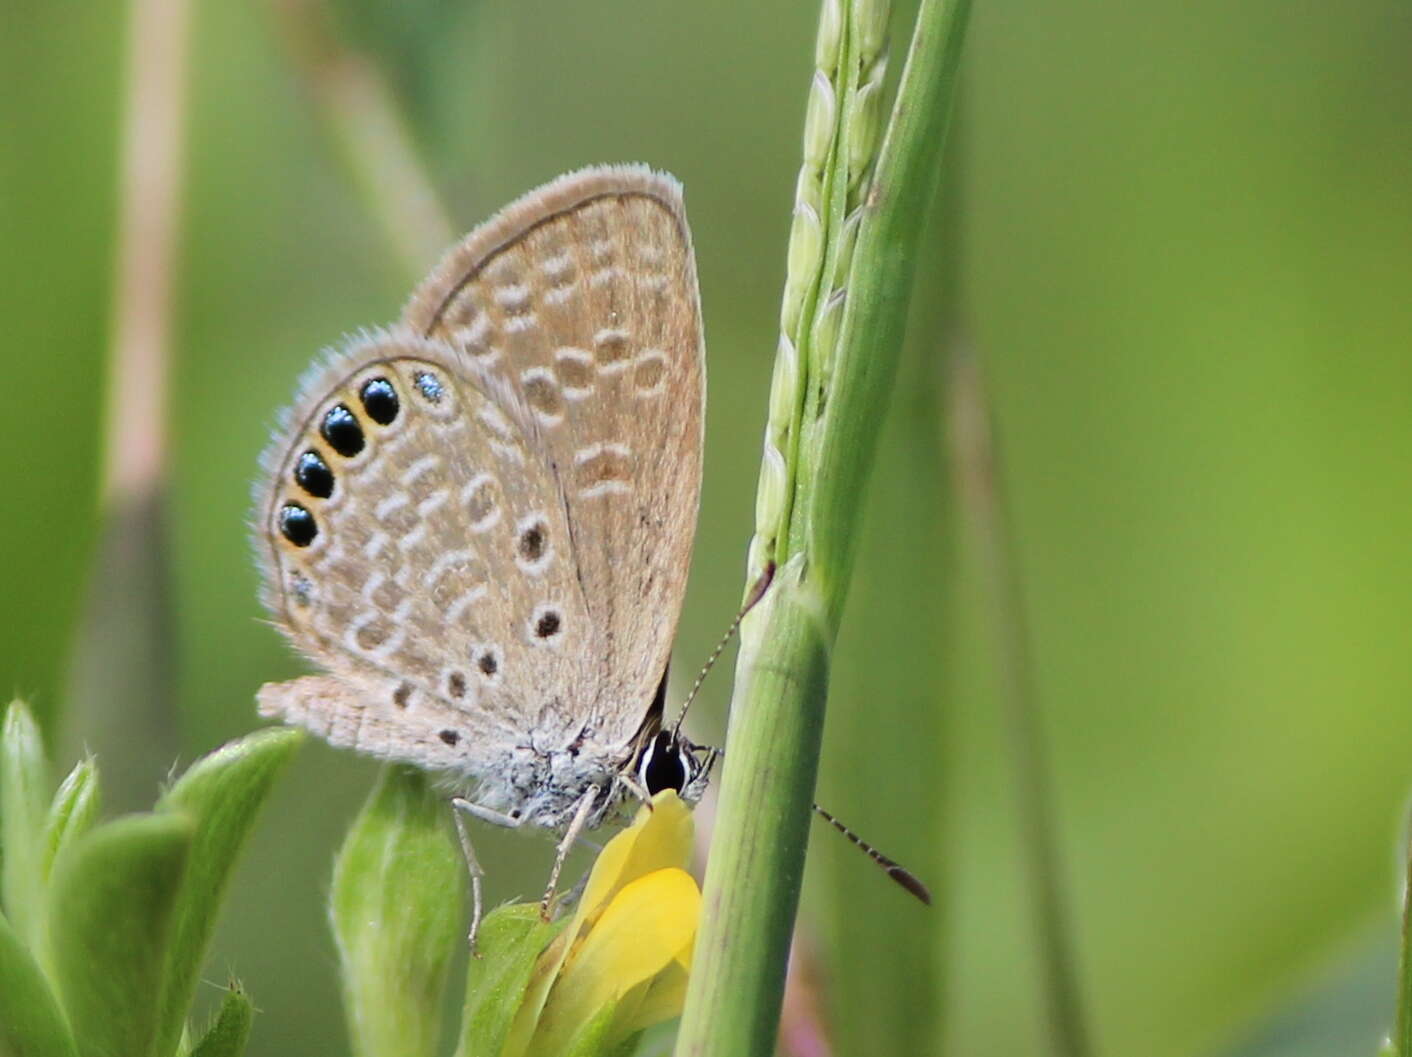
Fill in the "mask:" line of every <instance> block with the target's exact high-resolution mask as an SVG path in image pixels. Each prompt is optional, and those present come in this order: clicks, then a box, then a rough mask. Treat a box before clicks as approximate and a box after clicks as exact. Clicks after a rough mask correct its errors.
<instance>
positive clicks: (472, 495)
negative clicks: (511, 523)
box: [461, 473, 500, 532]
mask: <svg viewBox="0 0 1412 1057" xmlns="http://www.w3.org/2000/svg"><path fill="white" fill-rule="evenodd" d="M495 493H496V486H495V478H494V477H492V476H490V474H488V473H479V474H476V476H475V477H473V478H471V481H470V483H469V484H467V485H466V486H465V487H464V488H462V489H461V502H462V503H463V504H465V507H466V515H467V516H468V517H469V518H470V528H471V531H472V532H485V531H487V530H488V529H491V528H494V527H495V524H496V523H497V522H498V521H499V520H500V500H499V498H498V497H497V496H496V494H495Z"/></svg>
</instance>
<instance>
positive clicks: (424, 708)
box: [254, 332, 603, 776]
mask: <svg viewBox="0 0 1412 1057" xmlns="http://www.w3.org/2000/svg"><path fill="white" fill-rule="evenodd" d="M507 409H508V410H507ZM527 420H528V412H527V411H526V410H525V409H524V408H521V407H519V406H518V397H516V396H515V394H514V393H513V392H510V391H508V390H505V389H504V388H503V386H501V384H500V383H499V382H497V381H496V380H495V379H493V378H488V377H484V376H481V375H479V374H478V373H477V367H476V365H475V364H473V363H470V364H468V363H466V362H464V360H463V359H462V357H461V356H460V354H459V353H457V352H456V351H455V350H453V349H450V348H448V347H447V346H445V345H443V344H441V343H438V342H434V341H427V340H424V339H418V338H416V337H414V336H412V335H409V334H406V333H405V332H391V333H379V334H373V335H370V336H366V337H364V338H361V339H359V340H357V341H355V342H354V343H353V344H352V346H351V347H350V348H348V349H347V350H346V351H344V352H342V353H339V354H337V355H335V356H333V357H331V358H330V359H329V360H328V361H327V362H326V363H324V364H323V365H321V366H318V367H316V368H315V369H314V371H313V372H312V374H311V376H310V377H309V378H308V379H307V380H306V382H305V385H304V386H303V391H302V395H301V396H300V397H299V399H298V400H297V402H296V404H295V406H294V408H293V409H292V410H291V412H290V414H289V416H288V422H287V424H286V428H285V430H284V431H283V434H282V435H281V436H280V437H278V438H277V439H276V440H275V442H274V443H273V445H272V446H271V448H270V449H269V451H268V452H267V455H266V470H267V473H266V479H265V483H264V484H263V486H262V487H261V490H260V493H259V494H258V496H257V507H256V521H255V526H254V529H255V536H256V545H257V549H258V550H259V552H260V554H261V558H262V565H263V569H264V572H265V601H266V603H267V605H268V607H269V608H270V610H271V612H272V613H273V614H274V615H275V617H276V619H277V620H278V622H279V624H280V626H281V627H282V628H283V630H284V631H285V632H286V634H287V635H288V636H289V637H290V639H291V640H292V641H293V642H294V643H295V645H296V646H298V647H299V648H300V649H301V650H302V651H304V652H305V653H306V654H308V655H310V656H311V657H312V658H313V659H314V660H316V661H318V662H320V663H321V664H322V665H323V666H324V667H325V668H327V669H328V670H329V671H330V672H332V673H334V676H333V677H332V678H330V677H311V678H306V679H302V680H296V681H295V682H293V683H284V684H272V685H269V686H266V687H265V688H263V689H262V691H261V693H260V707H261V711H262V712H263V713H264V714H267V715H274V716H279V717H280V718H284V719H286V720H289V721H291V722H295V723H298V724H300V725H302V726H305V727H308V728H309V729H311V730H313V731H314V732H315V733H317V734H320V735H321V736H323V737H325V738H327V739H328V740H330V741H331V742H333V743H334V744H336V745H344V746H349V747H352V748H357V749H361V750H363V751H365V752H369V753H372V754H374V755H378V756H383V757H388V758H393V759H403V760H409V761H411V762H415V763H418V764H420V765H422V766H431V767H440V768H448V769H454V770H461V771H465V772H469V773H472V774H478V775H482V776H484V775H486V774H488V773H490V772H491V771H492V770H494V771H496V772H497V773H501V774H503V773H504V770H505V768H506V767H507V766H508V765H509V764H508V762H507V759H506V753H509V754H511V755H513V753H514V749H515V747H516V746H529V747H532V748H536V749H540V750H549V749H554V748H560V747H562V746H564V745H566V744H568V743H569V742H571V741H572V739H573V738H574V737H575V736H577V734H578V731H579V730H580V729H581V727H582V717H581V716H578V715H576V714H575V708H574V702H573V700H572V696H573V694H574V693H575V692H577V691H578V689H579V685H580V683H581V682H582V679H583V672H582V667H583V665H582V658H585V657H593V656H595V655H596V653H597V652H598V651H599V650H601V649H602V648H603V644H602V642H601V635H600V633H599V629H597V628H596V627H595V626H594V624H593V621H592V620H591V619H590V616H589V611H588V607H587V604H586V601H585V593H584V590H583V585H582V584H581V583H580V582H579V580H578V578H577V576H576V570H575V567H574V563H573V561H572V554H571V547H572V543H571V540H570V530H569V524H568V520H567V515H566V511H565V509H564V506H563V504H562V503H561V501H560V495H559V486H558V482H557V481H556V480H555V478H554V476H553V473H552V472H551V469H550V467H549V465H548V464H547V463H546V462H545V460H544V459H543V457H542V454H541V453H540V452H539V451H538V446H539V441H538V439H537V438H536V437H535V436H534V435H532V434H531V433H526V432H525V429H524V428H522V427H521V425H520V422H522V421H527ZM593 689H594V688H592V687H590V688H589V690H590V692H592V691H593ZM525 751H526V752H528V751H529V748H528V747H527V748H526V749H525ZM497 753H498V755H497Z"/></svg>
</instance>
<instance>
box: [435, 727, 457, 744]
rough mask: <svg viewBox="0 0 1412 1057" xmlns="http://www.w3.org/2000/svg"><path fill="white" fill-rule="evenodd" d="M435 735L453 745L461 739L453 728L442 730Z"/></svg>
mask: <svg viewBox="0 0 1412 1057" xmlns="http://www.w3.org/2000/svg"><path fill="white" fill-rule="evenodd" d="M437 737H438V738H440V739H441V740H442V741H444V742H446V744H447V745H455V744H456V743H457V742H458V741H460V740H461V735H460V734H458V733H457V732H456V731H454V730H443V731H442V732H441V733H440V734H438V735H437Z"/></svg>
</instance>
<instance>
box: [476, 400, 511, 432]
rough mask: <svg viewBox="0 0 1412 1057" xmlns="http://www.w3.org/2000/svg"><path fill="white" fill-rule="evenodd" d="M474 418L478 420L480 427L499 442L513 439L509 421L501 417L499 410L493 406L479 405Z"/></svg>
mask: <svg viewBox="0 0 1412 1057" xmlns="http://www.w3.org/2000/svg"><path fill="white" fill-rule="evenodd" d="M476 418H478V419H480V422H481V425H483V426H484V427H485V428H486V429H488V430H490V432H492V433H494V434H495V435H496V436H497V437H499V438H500V439H501V440H511V439H513V438H514V433H512V432H511V430H510V420H509V419H507V418H506V417H505V416H504V415H502V414H501V413H500V409H499V408H497V407H496V406H495V405H494V404H481V406H480V410H479V411H477V412H476Z"/></svg>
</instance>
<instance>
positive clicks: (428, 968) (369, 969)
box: [329, 766, 466, 1057]
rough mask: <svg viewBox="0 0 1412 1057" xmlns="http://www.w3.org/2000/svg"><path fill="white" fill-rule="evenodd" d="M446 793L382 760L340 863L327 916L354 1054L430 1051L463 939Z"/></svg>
mask: <svg viewBox="0 0 1412 1057" xmlns="http://www.w3.org/2000/svg"><path fill="white" fill-rule="evenodd" d="M449 810H450V809H449V808H448V807H447V804H446V799H445V797H443V796H440V795H438V794H437V793H435V792H434V791H433V790H432V789H431V788H430V787H429V785H428V781H427V777H426V775H425V774H424V773H423V772H421V771H419V770H417V769H415V768H412V767H402V766H388V767H385V768H383V771H382V774H381V776H380V777H379V779H378V784H377V786H376V788H374V790H373V792H372V795H371V796H370V797H369V798H368V802H367V804H366V805H365V806H364V807H363V810H362V812H361V813H360V814H359V815H358V818H357V820H356V821H355V822H354V823H353V828H352V829H351V830H350V831H349V833H348V837H347V839H346V840H345V841H344V843H343V847H342V849H340V851H339V853H338V859H337V861H336V862H335V864H334V873H333V892H332V898H331V905H330V908H329V912H330V915H331V917H332V919H333V931H334V938H335V940H336V941H337V944H338V953H339V959H340V962H341V965H342V973H343V999H344V1007H345V1012H346V1015H347V1017H348V1029H349V1036H350V1037H351V1039H352V1042H353V1052H354V1053H355V1054H356V1055H358V1057H392V1055H396V1057H423V1055H426V1057H431V1055H433V1054H435V1053H436V1052H437V1049H438V1042H439V1040H440V1038H441V1006H442V1003H441V996H442V992H443V991H444V990H445V987H446V974H447V970H448V968H449V966H450V962H451V956H452V955H453V954H454V953H455V952H456V951H457V950H458V949H460V947H461V946H463V945H464V943H465V935H464V933H463V932H462V927H463V925H462V922H463V918H464V915H465V906H464V904H465V874H466V867H465V864H464V863H463V862H462V859H461V855H460V852H459V851H458V849H457V848H456V845H455V842H454V841H453V840H452V838H451V836H450V834H449V833H448V832H447V825H448V822H449V817H448V816H449Z"/></svg>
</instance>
